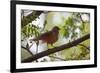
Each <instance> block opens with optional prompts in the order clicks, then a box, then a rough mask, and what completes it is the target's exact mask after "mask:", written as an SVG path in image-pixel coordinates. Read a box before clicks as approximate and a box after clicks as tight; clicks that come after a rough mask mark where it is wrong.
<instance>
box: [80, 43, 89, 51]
mask: <svg viewBox="0 0 100 73" xmlns="http://www.w3.org/2000/svg"><path fill="white" fill-rule="evenodd" d="M79 45H80V46H83V47H85V48H86V49H88V50H90V48H89V47H88V46H85V45H84V44H79Z"/></svg>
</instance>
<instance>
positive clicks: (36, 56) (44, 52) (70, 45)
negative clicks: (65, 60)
mask: <svg viewBox="0 0 100 73" xmlns="http://www.w3.org/2000/svg"><path fill="white" fill-rule="evenodd" d="M89 38H90V34H87V35H85V36H83V37H81V38H79V39H77V40H74V41H72V42H70V43H67V44H64V45H61V46H59V47H54V48H52V49H48V50H46V51H43V52H40V53H38V54H36V55H34V57H29V58H28V59H24V60H23V61H22V63H25V62H32V61H34V60H36V59H39V58H41V57H44V56H47V55H50V54H53V53H55V52H58V51H62V50H64V49H67V48H71V47H73V46H76V45H78V44H79V43H81V42H83V41H85V40H87V39H89Z"/></svg>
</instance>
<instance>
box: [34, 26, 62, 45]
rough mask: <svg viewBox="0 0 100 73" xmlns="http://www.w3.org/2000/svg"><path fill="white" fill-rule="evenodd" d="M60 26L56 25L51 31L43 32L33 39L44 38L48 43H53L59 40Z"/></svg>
mask: <svg viewBox="0 0 100 73" xmlns="http://www.w3.org/2000/svg"><path fill="white" fill-rule="evenodd" d="M59 30H60V29H59V27H57V26H55V27H53V29H52V30H51V31H48V32H46V33H43V34H41V35H40V36H39V37H38V38H35V39H33V41H37V40H42V41H43V42H46V43H47V44H51V45H53V43H55V42H56V41H57V40H58V35H59Z"/></svg>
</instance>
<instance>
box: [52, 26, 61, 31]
mask: <svg viewBox="0 0 100 73" xmlns="http://www.w3.org/2000/svg"><path fill="white" fill-rule="evenodd" d="M52 30H53V31H59V30H60V28H59V27H57V26H55V27H53V29H52Z"/></svg>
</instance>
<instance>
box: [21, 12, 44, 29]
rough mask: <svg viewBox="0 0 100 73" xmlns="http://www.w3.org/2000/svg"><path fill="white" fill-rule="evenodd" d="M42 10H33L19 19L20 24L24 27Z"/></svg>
mask: <svg viewBox="0 0 100 73" xmlns="http://www.w3.org/2000/svg"><path fill="white" fill-rule="evenodd" d="M42 12H43V11H33V12H32V13H31V14H29V15H28V16H24V17H23V19H21V25H22V27H24V26H25V25H27V24H28V23H31V22H32V21H33V20H35V19H36V18H37V17H38V16H39V15H40V14H41V13H42Z"/></svg>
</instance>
